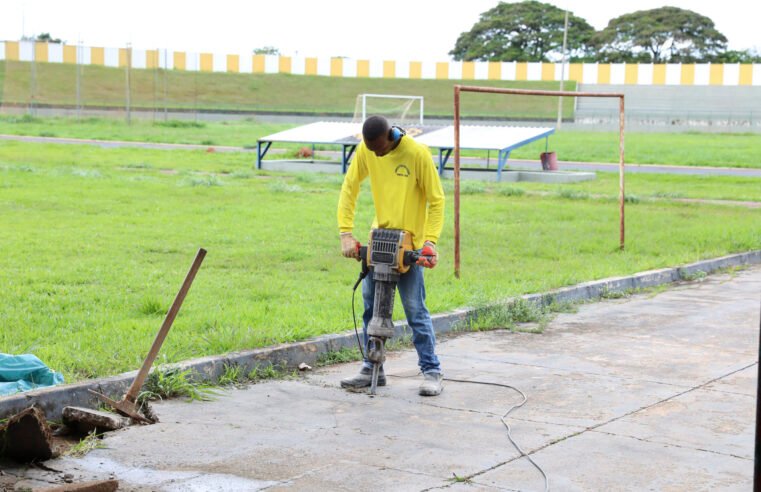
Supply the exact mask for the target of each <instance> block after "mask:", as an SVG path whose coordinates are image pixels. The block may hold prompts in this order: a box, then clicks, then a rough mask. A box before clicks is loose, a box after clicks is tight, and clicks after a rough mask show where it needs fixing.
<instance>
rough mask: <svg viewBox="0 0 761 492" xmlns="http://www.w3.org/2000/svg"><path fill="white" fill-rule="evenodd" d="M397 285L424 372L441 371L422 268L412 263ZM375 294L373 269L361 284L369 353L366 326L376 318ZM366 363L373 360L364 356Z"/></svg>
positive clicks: (368, 364) (365, 330) (365, 333)
mask: <svg viewBox="0 0 761 492" xmlns="http://www.w3.org/2000/svg"><path fill="white" fill-rule="evenodd" d="M396 288H397V289H398V290H399V297H401V299H402V306H404V314H405V316H407V324H409V326H410V328H411V329H412V343H413V344H414V345H415V349H416V350H417V356H418V365H419V366H420V370H421V371H422V372H423V374H427V373H441V365H440V364H439V358H438V357H436V353H435V352H434V349H435V347H436V335H435V334H434V332H433V323H432V322H431V315H430V314H429V313H428V308H427V307H426V306H425V283H424V281H423V267H421V266H418V265H412V266H410V269H409V270H408V271H407V273H405V274H403V275H402V276H401V277H400V278H399V283H397V284H396ZM374 295H375V281H374V280H373V274H372V272H370V274H369V275H368V276H367V277H365V280H364V282H363V283H362V297H363V299H364V301H365V312H364V314H363V315H362V320H363V322H364V326H363V329H362V331H363V334H364V341H365V353H367V325H368V323H370V320H371V319H372V317H373V303H374V300H375V298H374ZM364 366H365V367H368V368H370V367H372V363H371V362H368V361H367V359H365V361H364Z"/></svg>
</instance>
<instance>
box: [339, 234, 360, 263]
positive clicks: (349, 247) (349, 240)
mask: <svg viewBox="0 0 761 492" xmlns="http://www.w3.org/2000/svg"><path fill="white" fill-rule="evenodd" d="M341 254H343V255H344V256H345V257H347V258H355V259H357V260H358V259H359V241H357V240H356V239H354V235H353V234H352V233H351V232H342V233H341Z"/></svg>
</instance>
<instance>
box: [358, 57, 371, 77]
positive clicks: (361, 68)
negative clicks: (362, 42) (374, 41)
mask: <svg viewBox="0 0 761 492" xmlns="http://www.w3.org/2000/svg"><path fill="white" fill-rule="evenodd" d="M369 76H370V60H357V77H369Z"/></svg>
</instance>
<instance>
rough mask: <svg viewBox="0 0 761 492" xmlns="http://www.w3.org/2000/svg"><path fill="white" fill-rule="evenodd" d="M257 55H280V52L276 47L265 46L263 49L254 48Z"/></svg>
mask: <svg viewBox="0 0 761 492" xmlns="http://www.w3.org/2000/svg"><path fill="white" fill-rule="evenodd" d="M254 54H255V55H279V54H280V50H279V49H277V48H275V47H274V46H263V47H261V48H254Z"/></svg>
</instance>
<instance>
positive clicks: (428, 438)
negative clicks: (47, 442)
mask: <svg viewBox="0 0 761 492" xmlns="http://www.w3.org/2000/svg"><path fill="white" fill-rule="evenodd" d="M760 292H761V267H758V266H757V267H753V268H751V269H749V270H746V271H742V272H738V273H734V274H725V275H717V276H712V277H708V278H706V279H704V280H703V281H701V282H699V283H692V284H689V285H684V286H679V287H677V288H675V289H672V290H669V291H665V292H660V293H655V294H653V293H651V294H644V295H637V296H633V297H631V298H627V299H619V300H610V301H604V302H599V303H595V304H585V305H581V306H580V308H579V311H578V312H577V313H573V314H562V315H560V316H558V317H557V318H556V319H555V320H554V321H552V322H550V323H549V325H548V326H547V328H546V329H545V331H544V333H542V334H530V333H513V332H509V331H504V330H502V331H493V332H481V333H467V334H459V335H455V336H451V337H442V338H441V339H440V344H439V350H438V351H439V354H440V357H441V359H442V363H443V367H444V372H445V376H446V377H448V378H456V379H467V380H480V381H487V382H496V383H502V384H507V385H512V386H514V387H515V388H518V389H520V390H521V391H523V392H524V393H525V394H526V395H527V397H528V401H527V402H526V404H525V405H524V406H523V407H521V408H519V409H516V410H514V411H513V412H512V413H511V414H510V415H509V417H508V419H507V421H508V422H509V424H510V425H511V427H512V435H513V437H514V439H515V440H516V441H517V442H518V443H519V445H520V446H521V447H522V448H523V449H524V450H525V451H526V452H528V453H530V455H531V456H532V457H533V458H534V459H535V460H536V461H537V463H539V465H540V466H542V467H543V469H544V470H545V471H546V473H547V474H548V476H549V478H550V484H551V487H552V490H748V489H749V488H750V487H751V483H752V479H753V477H752V472H753V459H752V458H753V444H754V443H753V431H754V424H755V422H754V417H755V415H754V412H755V396H756V395H755V385H756V374H757V370H758V367H757V365H756V364H757V355H758V354H757V352H756V350H757V347H758V331H759V318H758V317H759V293H760ZM357 369H358V364H357V363H352V364H343V365H336V366H332V367H328V368H322V369H318V370H316V371H315V372H313V373H309V374H307V375H305V376H303V377H300V378H298V379H294V380H283V381H271V382H267V383H261V384H257V385H252V386H250V387H247V388H244V389H235V390H229V391H224V392H223V393H222V394H220V395H219V397H218V398H216V399H215V400H214V401H211V402H204V403H185V402H182V401H168V402H163V403H161V404H158V405H156V407H155V409H156V412H157V413H158V415H159V416H160V418H161V422H160V423H159V424H155V425H151V426H133V427H131V428H128V429H122V430H119V431H116V432H113V433H109V434H107V435H106V437H105V439H104V441H103V442H104V444H105V446H106V448H104V449H96V450H94V451H92V452H90V454H88V455H87V456H86V457H84V458H79V459H75V458H63V459H59V460H54V461H50V462H48V463H47V466H49V467H50V468H52V469H55V470H65V471H66V473H69V474H72V475H73V476H74V477H75V478H76V479H77V480H80V479H81V480H96V479H107V478H112V479H113V478H115V479H118V480H119V481H120V490H260V489H265V488H266V489H274V490H285V489H290V490H310V491H311V490H349V489H351V490H368V489H375V490H420V491H422V490H432V489H439V488H448V489H451V490H459V491H465V490H467V491H474V490H485V491H494V490H542V489H543V486H544V482H543V478H542V476H541V474H540V473H539V471H538V470H537V469H536V468H534V467H533V466H531V464H530V463H528V461H527V459H526V458H525V457H521V456H520V453H519V452H518V451H517V450H516V448H515V447H514V446H513V445H512V444H511V443H510V441H509V440H508V437H507V433H506V430H505V428H504V427H503V425H502V422H501V420H500V417H501V416H502V415H504V414H505V412H507V411H508V409H510V408H511V407H513V406H514V405H516V404H519V403H520V402H521V401H522V398H521V396H520V394H519V392H518V391H517V390H515V389H510V388H506V387H493V386H482V385H475V384H472V385H471V384H467V383H459V382H452V381H447V382H445V389H444V392H443V393H442V394H441V395H440V396H439V397H436V398H424V397H420V396H418V394H417V387H418V384H419V382H420V376H419V375H418V374H417V372H418V369H417V357H416V354H415V353H414V351H413V350H403V351H400V352H394V353H391V354H390V355H389V358H388V360H387V362H386V373H387V376H388V381H389V385H388V386H386V387H382V388H379V392H378V395H377V396H376V397H372V398H371V397H369V396H368V395H367V394H365V393H349V392H345V391H343V390H341V389H340V388H339V387H338V383H339V381H340V379H341V378H342V377H344V376H346V375H349V374H352V373H354V372H355V371H356V370H357ZM15 472H16V473H19V474H20V475H21V476H23V477H25V480H26V482H25V483H34V484H40V483H48V484H53V483H58V481H60V477H58V476H55V475H54V474H53V475H51V473H52V472H49V471H45V470H39V469H36V470H35V469H29V470H23V471H19V470H15Z"/></svg>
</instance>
